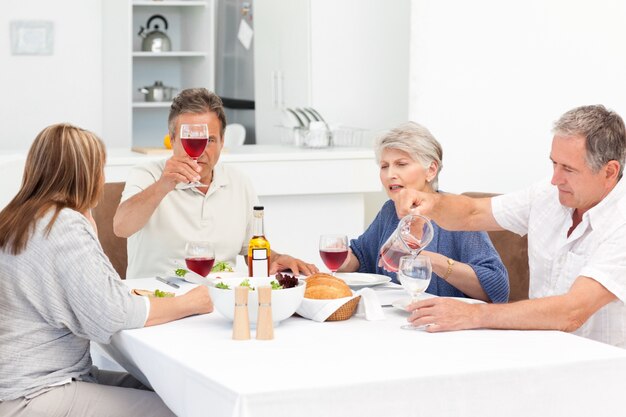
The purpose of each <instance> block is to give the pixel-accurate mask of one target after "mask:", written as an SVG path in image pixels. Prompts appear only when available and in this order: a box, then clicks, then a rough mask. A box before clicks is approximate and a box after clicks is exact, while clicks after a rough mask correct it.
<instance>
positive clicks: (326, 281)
mask: <svg viewBox="0 0 626 417" xmlns="http://www.w3.org/2000/svg"><path fill="white" fill-rule="evenodd" d="M351 296H352V290H350V287H348V285H347V284H346V283H345V282H343V281H342V280H340V279H339V278H335V277H333V276H332V275H328V274H324V273H318V274H313V275H311V276H310V277H308V278H307V279H306V290H305V292H304V297H305V298H313V299H316V300H330V299H335V298H343V297H351Z"/></svg>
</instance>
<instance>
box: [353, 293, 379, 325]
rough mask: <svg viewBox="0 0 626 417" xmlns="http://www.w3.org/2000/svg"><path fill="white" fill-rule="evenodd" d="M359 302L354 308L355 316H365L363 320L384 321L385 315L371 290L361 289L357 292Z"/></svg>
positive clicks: (376, 296)
mask: <svg viewBox="0 0 626 417" xmlns="http://www.w3.org/2000/svg"><path fill="white" fill-rule="evenodd" d="M357 295H360V296H361V301H359V305H358V307H357V308H356V314H357V316H365V320H384V319H385V313H383V309H382V307H381V305H380V301H379V300H378V295H377V294H376V292H375V291H374V290H372V289H371V288H363V289H362V290H360V291H358V292H357Z"/></svg>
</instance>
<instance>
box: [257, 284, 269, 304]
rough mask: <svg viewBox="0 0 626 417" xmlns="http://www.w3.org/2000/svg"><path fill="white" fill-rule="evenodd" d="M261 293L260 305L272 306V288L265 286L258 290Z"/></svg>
mask: <svg viewBox="0 0 626 417" xmlns="http://www.w3.org/2000/svg"><path fill="white" fill-rule="evenodd" d="M257 291H258V292H259V304H269V305H271V304H272V287H270V286H268V285H264V286H262V287H259V288H257Z"/></svg>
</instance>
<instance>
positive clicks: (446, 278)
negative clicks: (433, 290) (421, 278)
mask: <svg viewBox="0 0 626 417" xmlns="http://www.w3.org/2000/svg"><path fill="white" fill-rule="evenodd" d="M455 263H456V261H455V260H454V259H451V258H448V270H447V271H446V274H445V275H444V276H443V277H442V278H443V280H444V281H447V280H448V277H449V276H450V274H451V273H452V266H453V265H454V264H455Z"/></svg>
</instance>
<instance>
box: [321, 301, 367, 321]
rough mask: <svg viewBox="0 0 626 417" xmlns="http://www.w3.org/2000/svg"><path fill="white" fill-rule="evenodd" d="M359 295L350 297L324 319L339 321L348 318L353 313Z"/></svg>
mask: <svg viewBox="0 0 626 417" xmlns="http://www.w3.org/2000/svg"><path fill="white" fill-rule="evenodd" d="M360 299H361V296H360V295H359V296H356V297H354V298H352V299H350V300H349V301H348V302H346V303H344V304H343V305H342V306H341V307H339V308H338V309H337V310H335V312H334V313H333V314H331V315H330V316H328V318H327V319H326V321H341V320H348V319H349V318H350V317H352V316H353V315H354V312H355V311H356V308H357V306H358V305H359V300H360Z"/></svg>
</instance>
